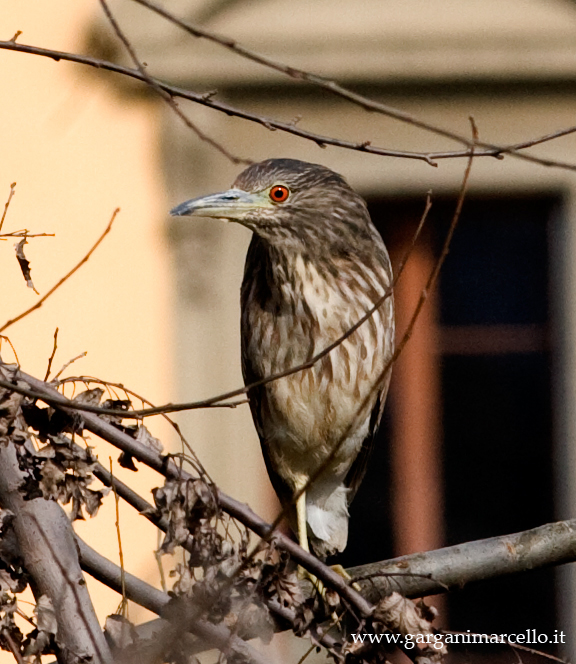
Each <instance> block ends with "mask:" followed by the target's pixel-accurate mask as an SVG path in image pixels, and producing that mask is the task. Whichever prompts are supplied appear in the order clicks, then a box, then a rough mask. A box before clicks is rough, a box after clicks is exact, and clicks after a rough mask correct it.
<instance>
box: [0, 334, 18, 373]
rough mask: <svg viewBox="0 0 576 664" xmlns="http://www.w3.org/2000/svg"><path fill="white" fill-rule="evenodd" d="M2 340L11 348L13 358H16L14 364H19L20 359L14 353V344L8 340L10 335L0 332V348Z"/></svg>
mask: <svg viewBox="0 0 576 664" xmlns="http://www.w3.org/2000/svg"><path fill="white" fill-rule="evenodd" d="M2 340H4V341H6V342H7V343H8V345H9V346H10V348H11V349H12V352H13V353H14V358H15V359H16V364H17V365H18V366H20V360H19V359H18V354H17V353H16V349H15V348H14V344H13V343H12V342H11V341H10V337H7V336H6V335H4V334H0V349H1V347H2Z"/></svg>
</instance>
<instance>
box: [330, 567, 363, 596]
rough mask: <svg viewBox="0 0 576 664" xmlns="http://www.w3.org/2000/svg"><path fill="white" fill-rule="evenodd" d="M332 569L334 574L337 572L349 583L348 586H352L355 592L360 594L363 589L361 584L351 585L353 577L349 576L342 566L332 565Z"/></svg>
mask: <svg viewBox="0 0 576 664" xmlns="http://www.w3.org/2000/svg"><path fill="white" fill-rule="evenodd" d="M330 569H331V570H332V571H333V572H336V574H338V575H339V576H341V577H342V578H343V579H344V581H346V582H347V583H348V585H350V586H352V588H354V590H356V591H358V592H360V590H361V588H360V584H358V583H351V581H352V577H351V576H350V574H348V572H347V571H346V570H345V569H344V568H343V567H342V565H330Z"/></svg>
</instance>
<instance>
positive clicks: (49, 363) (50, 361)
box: [44, 328, 58, 383]
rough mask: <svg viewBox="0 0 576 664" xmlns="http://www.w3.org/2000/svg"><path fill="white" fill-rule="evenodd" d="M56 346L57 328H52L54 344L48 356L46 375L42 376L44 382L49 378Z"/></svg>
mask: <svg viewBox="0 0 576 664" xmlns="http://www.w3.org/2000/svg"><path fill="white" fill-rule="evenodd" d="M57 348H58V328H56V329H55V330H54V345H53V347H52V353H51V354H50V357H49V358H48V366H47V367H46V375H45V376H44V382H45V383H47V382H48V378H50V370H51V369H52V362H53V361H54V356H55V355H56V350H57Z"/></svg>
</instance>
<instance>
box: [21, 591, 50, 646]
mask: <svg viewBox="0 0 576 664" xmlns="http://www.w3.org/2000/svg"><path fill="white" fill-rule="evenodd" d="M34 614H35V616H36V629H35V630H33V631H32V632H30V634H28V637H27V639H26V644H25V647H24V656H25V657H30V656H31V655H43V654H44V655H46V654H53V653H54V652H55V639H54V637H55V636H56V634H57V633H58V623H57V621H56V614H55V613H54V607H53V606H52V602H51V601H50V598H49V597H48V595H41V597H40V598H39V599H38V602H37V603H36V606H35V607H34Z"/></svg>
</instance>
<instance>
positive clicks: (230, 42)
mask: <svg viewBox="0 0 576 664" xmlns="http://www.w3.org/2000/svg"><path fill="white" fill-rule="evenodd" d="M133 2H136V3H137V4H139V5H142V6H144V7H146V8H147V9H150V10H151V11H153V12H155V13H156V14H158V15H159V16H162V17H163V18H165V19H167V20H168V21H170V23H173V24H174V25H176V26H178V27H179V28H181V29H182V30H185V31H186V32H187V33H188V34H190V35H192V36H194V37H197V38H201V39H206V40H208V41H210V42H212V43H214V44H218V45H219V46H222V47H223V48H225V49H227V50H229V51H232V52H233V53H235V54H236V55H239V56H240V57H243V58H245V59H247V60H250V61H252V62H256V63H257V64H260V65H263V66H264V67H267V68H268V69H272V70H274V71H277V72H279V73H281V74H284V75H285V76H288V77H290V78H291V79H293V80H295V81H298V82H306V83H311V84H312V85H315V86H316V87H319V88H322V89H323V90H327V91H328V92H331V93H332V94H334V95H336V96H337V97H340V98H342V99H346V100H347V101H349V102H352V103H353V104H355V105H357V106H359V107H360V108H363V109H364V110H367V111H373V112H376V113H380V114H382V115H385V116H387V117H390V118H393V119H395V120H399V121H400V122H404V123H407V124H409V125H412V126H413V127H418V128H419V129H423V130H425V131H428V132H431V133H433V134H436V135H437V136H442V137H444V138H449V139H451V140H453V141H456V142H458V143H461V144H463V145H465V146H466V147H467V148H468V150H466V151H465V152H464V153H463V154H460V156H463V157H464V156H466V157H469V156H470V154H471V150H472V148H474V150H475V156H478V154H479V153H478V147H483V148H485V149H486V150H487V152H486V153H485V155H486V156H488V155H490V156H495V157H499V156H501V155H502V154H504V153H508V154H514V153H515V152H516V151H517V150H518V149H522V148H523V147H528V145H532V144H534V145H535V144H536V143H538V142H544V141H545V140H551V139H550V138H543V139H540V140H536V141H535V142H534V143H532V142H529V144H528V145H522V144H520V146H519V147H515V146H514V147H509V148H508V149H506V148H498V147H497V146H495V145H493V144H491V143H483V142H482V143H481V142H475V141H471V140H470V139H469V138H468V137H467V136H463V135H461V134H458V133H456V132H453V131H450V130H448V129H444V128H443V127H439V126H438V125H435V124H432V123H430V122H426V121H425V120H421V119H420V118H418V117H416V116H415V115H412V114H410V113H407V112H406V111H403V110H401V109H399V108H395V107H393V106H389V105H387V104H382V103H381V102H378V101H375V100H374V99H370V98H369V97H365V96H364V95H361V94H358V93H356V92H353V91H352V90H349V89H348V88H346V87H344V86H342V85H340V84H339V83H337V82H336V81H334V80H331V79H328V78H325V77H324V76H319V75H318V74H313V73H312V72H309V71H306V70H304V69H299V68H298V67H293V66H291V65H286V64H284V63H282V62H279V61H277V60H274V59H272V58H269V57H267V56H265V55H263V54H262V53H257V52H256V51H253V50H251V49H249V48H247V47H245V46H243V45H242V44H239V43H238V42H237V41H236V40H235V39H231V38H229V37H224V36H222V35H217V34H215V33H214V32H211V31H209V30H206V29H205V28H199V27H197V26H193V25H191V24H190V23H188V22H187V21H183V20H182V19H180V18H178V17H177V16H175V15H174V14H172V13H171V12H169V11H167V10H166V9H165V8H164V7H162V6H161V5H158V4H156V3H155V2H153V1H152V0H133ZM575 131H576V127H573V128H570V129H568V130H563V133H560V134H557V135H558V136H560V135H561V136H564V135H566V134H568V133H573V132H575ZM557 135H554V136H553V137H554V138H556V137H557ZM366 147H367V148H368V147H370V146H369V142H367V145H366ZM516 156H520V157H521V158H523V159H528V160H530V161H535V162H536V163H540V164H542V165H547V166H551V165H554V164H553V163H552V161H549V160H546V159H540V158H538V157H532V156H531V155H516ZM443 158H446V157H445V156H444V157H443ZM432 159H433V157H430V156H429V157H428V160H429V163H430V162H431V160H432ZM433 165H434V164H433ZM571 166H572V168H573V169H576V165H571Z"/></svg>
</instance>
